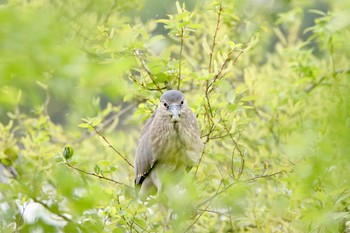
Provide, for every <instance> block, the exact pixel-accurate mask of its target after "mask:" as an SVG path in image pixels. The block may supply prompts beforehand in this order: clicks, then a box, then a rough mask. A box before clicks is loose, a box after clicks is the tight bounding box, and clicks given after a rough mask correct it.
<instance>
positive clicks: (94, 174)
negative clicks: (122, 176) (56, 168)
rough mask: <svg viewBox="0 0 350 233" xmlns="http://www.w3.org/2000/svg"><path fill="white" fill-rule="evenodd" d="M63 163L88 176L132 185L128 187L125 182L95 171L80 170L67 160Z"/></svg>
mask: <svg viewBox="0 0 350 233" xmlns="http://www.w3.org/2000/svg"><path fill="white" fill-rule="evenodd" d="M64 164H66V165H67V166H68V167H70V168H72V169H74V170H77V171H78V172H80V173H84V174H86V175H89V176H95V177H97V178H100V179H102V180H107V181H110V182H113V183H115V184H120V185H125V186H126V187H128V188H132V187H130V186H129V185H127V184H124V183H122V182H119V181H116V180H113V179H110V178H108V177H105V176H101V175H98V174H96V173H92V172H87V171H84V170H82V169H80V168H77V167H75V166H73V165H72V164H70V163H68V162H67V161H66V162H64Z"/></svg>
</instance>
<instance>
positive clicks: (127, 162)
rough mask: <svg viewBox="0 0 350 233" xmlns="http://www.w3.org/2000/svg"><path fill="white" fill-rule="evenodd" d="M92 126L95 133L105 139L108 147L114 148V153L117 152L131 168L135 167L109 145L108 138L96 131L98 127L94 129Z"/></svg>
mask: <svg viewBox="0 0 350 233" xmlns="http://www.w3.org/2000/svg"><path fill="white" fill-rule="evenodd" d="M90 126H91V127H92V128H93V129H94V131H95V133H97V134H98V135H99V136H100V137H101V138H102V139H103V141H105V142H106V143H107V145H108V147H110V148H112V150H114V152H116V153H117V154H118V155H119V156H120V157H121V158H122V159H123V160H124V161H125V162H126V163H127V164H129V166H131V167H134V165H132V164H131V163H130V162H129V161H128V160H127V159H126V158H125V157H124V156H123V155H122V154H121V153H120V152H119V151H118V150H117V149H115V148H114V147H113V146H112V145H111V144H110V143H109V141H108V140H107V138H106V137H105V136H103V135H102V134H101V133H100V132H99V131H98V130H97V129H96V127H94V126H93V125H90Z"/></svg>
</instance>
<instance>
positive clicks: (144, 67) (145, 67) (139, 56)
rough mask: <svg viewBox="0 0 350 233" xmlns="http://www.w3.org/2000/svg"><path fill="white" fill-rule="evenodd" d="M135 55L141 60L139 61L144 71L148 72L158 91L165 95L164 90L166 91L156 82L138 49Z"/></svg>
mask: <svg viewBox="0 0 350 233" xmlns="http://www.w3.org/2000/svg"><path fill="white" fill-rule="evenodd" d="M134 54H135V56H136V57H137V58H138V59H139V61H140V62H141V65H142V67H143V69H144V70H145V71H146V72H147V74H148V76H149V77H150V79H151V80H152V82H153V84H154V85H155V86H156V87H157V90H158V91H159V92H160V93H163V91H162V89H164V88H160V87H159V86H158V84H157V83H156V81H155V77H154V75H153V74H152V72H151V70H150V69H149V68H148V66H147V64H146V62H145V61H144V60H143V59H142V58H141V55H140V53H139V51H138V50H137V49H135V50H134Z"/></svg>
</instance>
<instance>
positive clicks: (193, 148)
mask: <svg viewBox="0 0 350 233" xmlns="http://www.w3.org/2000/svg"><path fill="white" fill-rule="evenodd" d="M203 146H204V144H203V143H202V141H201V139H200V128H199V124H198V120H197V118H196V116H195V114H194V113H193V112H192V110H191V109H190V108H189V106H188V104H187V101H186V99H185V96H184V94H183V93H182V92H181V91H178V90H168V91H166V92H165V93H164V94H162V96H161V97H160V103H159V105H158V107H157V109H156V110H155V111H154V112H153V114H152V115H151V116H150V118H149V119H148V120H147V122H146V124H145V126H144V128H143V130H142V133H141V136H140V138H139V141H138V145H137V149H136V155H135V162H134V171H135V180H134V181H135V186H136V188H137V189H136V190H137V192H138V196H139V199H140V200H141V201H146V200H147V198H148V197H149V196H150V195H154V194H156V195H157V196H158V195H160V194H161V193H162V189H163V188H164V186H165V185H166V181H167V180H168V179H173V180H175V182H171V184H176V180H177V179H178V178H179V175H181V174H183V173H185V172H186V170H187V171H188V170H190V169H191V168H192V167H193V166H194V165H195V164H197V163H198V161H199V158H200V154H201V151H202V150H203Z"/></svg>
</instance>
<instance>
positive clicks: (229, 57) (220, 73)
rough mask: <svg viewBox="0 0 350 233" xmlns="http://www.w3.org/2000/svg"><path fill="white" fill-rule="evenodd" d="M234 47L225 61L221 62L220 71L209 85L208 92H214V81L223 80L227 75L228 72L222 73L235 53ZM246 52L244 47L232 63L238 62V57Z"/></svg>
mask: <svg viewBox="0 0 350 233" xmlns="http://www.w3.org/2000/svg"><path fill="white" fill-rule="evenodd" d="M233 51H234V50H233V49H231V50H230V51H229V52H228V54H227V58H226V59H225V61H224V62H223V63H222V64H221V66H220V69H219V71H218V72H217V73H216V75H215V76H214V78H213V80H212V81H211V83H210V84H209V87H208V89H209V88H210V89H209V90H208V92H209V93H210V92H212V91H213V90H214V83H216V81H218V80H221V79H222V78H223V77H225V75H226V74H222V72H223V71H224V69H225V67H226V65H227V64H228V62H229V61H231V60H232V59H231V55H232V53H233ZM243 53H244V49H242V50H241V51H240V52H239V54H238V55H237V56H236V57H235V59H234V60H233V61H232V64H233V65H234V64H236V62H237V60H238V58H239V57H240V56H241V55H242V54H243Z"/></svg>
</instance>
